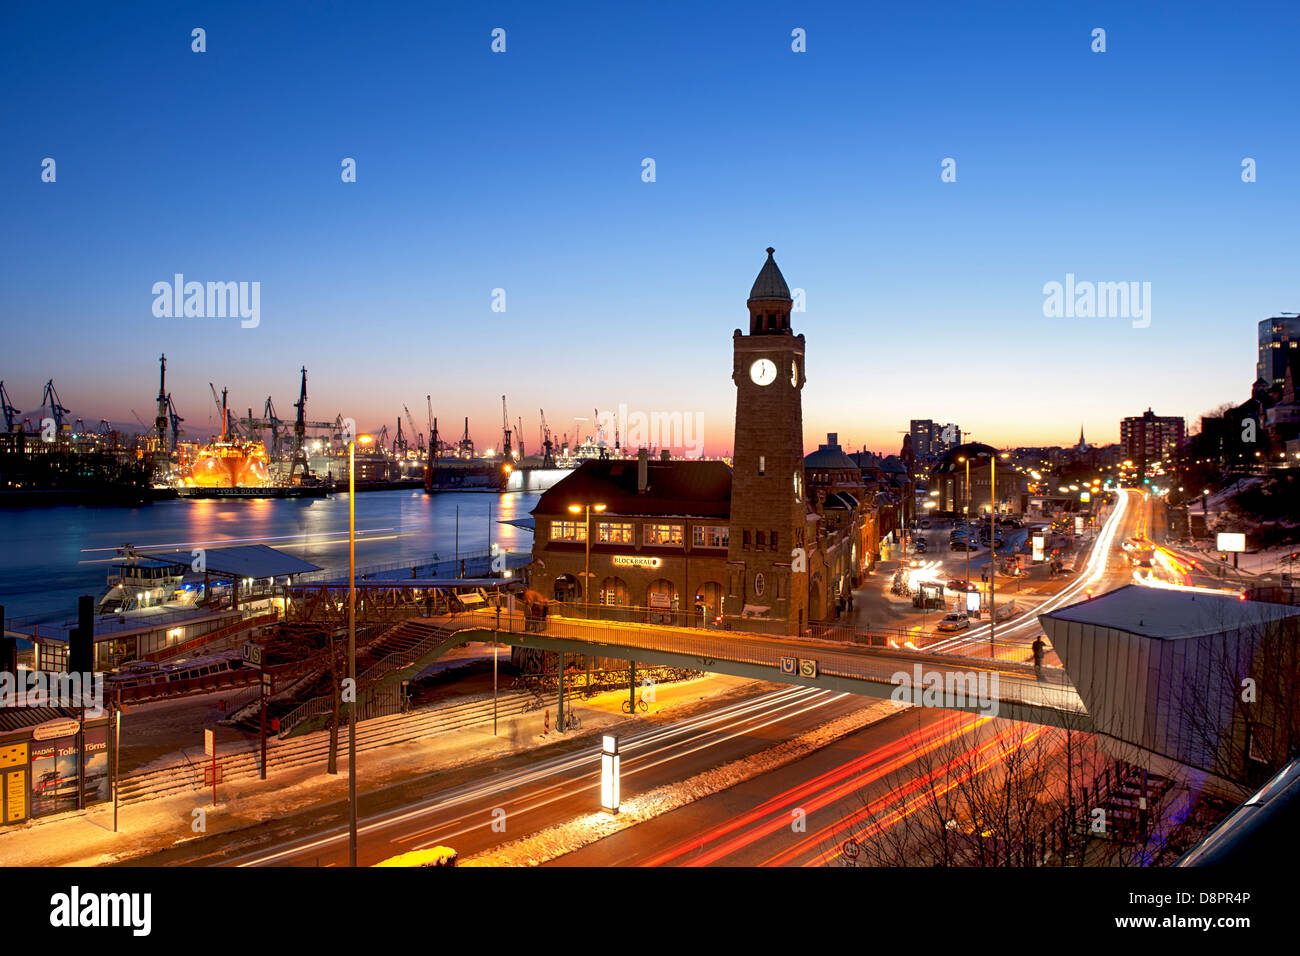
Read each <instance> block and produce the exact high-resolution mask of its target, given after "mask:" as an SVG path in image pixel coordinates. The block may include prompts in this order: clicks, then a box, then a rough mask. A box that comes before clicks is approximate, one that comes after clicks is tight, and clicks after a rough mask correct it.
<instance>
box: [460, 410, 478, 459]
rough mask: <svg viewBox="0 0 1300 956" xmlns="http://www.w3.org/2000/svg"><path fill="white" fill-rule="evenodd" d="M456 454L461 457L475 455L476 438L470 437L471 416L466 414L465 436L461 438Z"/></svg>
mask: <svg viewBox="0 0 1300 956" xmlns="http://www.w3.org/2000/svg"><path fill="white" fill-rule="evenodd" d="M456 454H457V455H458V456H459V457H461V458H473V457H474V439H472V438H470V437H469V416H468V415H466V416H465V437H464V438H462V439H461V440H460V445H459V446H458V447H457V450H456Z"/></svg>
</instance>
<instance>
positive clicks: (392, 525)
mask: <svg viewBox="0 0 1300 956" xmlns="http://www.w3.org/2000/svg"><path fill="white" fill-rule="evenodd" d="M538 497H539V496H538V495H537V494H524V493H519V492H516V493H510V494H503V495H491V494H476V493H470V492H456V493H440V494H436V495H426V494H425V493H424V492H423V491H416V490H405V489H404V490H400V491H372V492H365V493H363V494H359V495H357V566H358V567H364V566H366V565H376V564H390V563H397V562H403V561H407V560H410V561H412V562H415V561H428V560H430V559H432V557H433V555H434V554H435V553H437V555H438V556H439V557H440V558H444V559H447V558H451V557H453V555H454V552H455V549H456V526H457V509H459V513H460V514H459V525H460V535H459V539H460V550H461V551H463V552H467V551H483V550H485V549H486V548H487V545H488V527H489V526H488V515H489V506H490V507H491V519H492V524H491V534H492V541H494V542H496V543H498V544H500V545H501V546H503V547H504V548H506V549H507V550H509V551H529V550H531V548H532V544H533V536H532V533H531V532H529V531H526V530H524V529H522V528H516V527H514V526H512V525H508V524H500V523H499V522H501V521H503V520H510V519H517V518H526V517H527V516H528V515H529V513H530V512H531V511H532V509H533V506H534V505H535V504H536V503H537V499H538ZM347 532H348V496H347V495H346V494H341V495H331V496H330V497H328V498H283V499H269V498H260V499H254V500H248V501H230V500H222V499H197V500H192V501H159V502H155V503H153V504H150V505H145V506H143V507H140V508H92V507H81V506H75V505H60V506H55V507H42V508H26V509H19V508H13V509H0V604H3V605H4V606H5V612H6V614H7V615H8V616H9V617H19V616H25V615H29V614H37V613H46V612H49V611H55V610H60V611H61V610H67V611H68V612H69V613H73V612H74V611H75V608H76V599H77V595H79V594H93V595H98V594H99V593H100V592H101V591H102V590H103V588H104V583H105V576H106V575H107V573H108V565H109V563H111V561H112V560H113V558H115V557H116V550H117V549H118V548H120V547H121V546H122V545H123V544H127V543H130V544H133V545H135V546H136V547H137V548H159V549H169V548H198V547H220V546H222V545H235V544H266V545H269V546H271V547H273V548H279V549H281V550H284V551H286V552H288V553H289V554H292V555H294V556H295V557H299V558H302V559H303V560H304V561H310V562H311V563H313V564H318V565H320V566H321V567H324V568H335V569H338V568H342V569H346V568H347V563H348V538H347Z"/></svg>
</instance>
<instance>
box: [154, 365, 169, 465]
mask: <svg viewBox="0 0 1300 956" xmlns="http://www.w3.org/2000/svg"><path fill="white" fill-rule="evenodd" d="M167 398H168V395H167V355H166V354H165V353H164V354H162V355H159V356H158V414H157V415H156V416H155V417H154V420H153V427H154V433H155V434H156V436H157V438H158V450H159V451H160V452H162V453H163V454H166V453H167V450H168V449H167V421H168V419H167Z"/></svg>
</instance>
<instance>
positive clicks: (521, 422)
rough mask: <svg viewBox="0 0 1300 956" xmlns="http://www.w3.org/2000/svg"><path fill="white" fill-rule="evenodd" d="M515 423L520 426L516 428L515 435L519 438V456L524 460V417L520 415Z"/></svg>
mask: <svg viewBox="0 0 1300 956" xmlns="http://www.w3.org/2000/svg"><path fill="white" fill-rule="evenodd" d="M515 425H517V426H518V427H517V428H516V429H515V437H516V438H517V439H519V458H520V460H521V461H522V460H523V459H524V457H525V455H524V418H523V416H522V415H520V416H519V417H518V418H516V419H515Z"/></svg>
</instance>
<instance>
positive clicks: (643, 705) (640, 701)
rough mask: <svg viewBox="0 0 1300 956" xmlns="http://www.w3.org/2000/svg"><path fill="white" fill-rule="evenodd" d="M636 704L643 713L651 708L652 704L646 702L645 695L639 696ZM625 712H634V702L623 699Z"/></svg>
mask: <svg viewBox="0 0 1300 956" xmlns="http://www.w3.org/2000/svg"><path fill="white" fill-rule="evenodd" d="M636 706H637V709H638V710H640V711H641V712H642V713H644V712H645V711H647V710H649V709H650V705H649V704H647V703H646V702H645V698H644V697H638V698H637V699H636ZM623 713H625V714H630V713H632V702H631V701H630V700H625V701H623Z"/></svg>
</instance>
